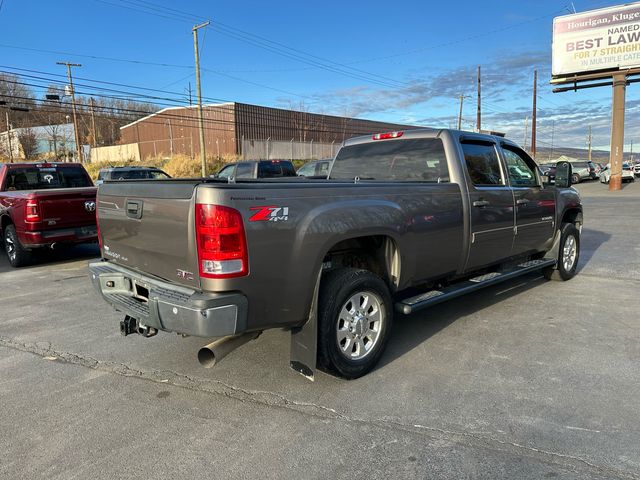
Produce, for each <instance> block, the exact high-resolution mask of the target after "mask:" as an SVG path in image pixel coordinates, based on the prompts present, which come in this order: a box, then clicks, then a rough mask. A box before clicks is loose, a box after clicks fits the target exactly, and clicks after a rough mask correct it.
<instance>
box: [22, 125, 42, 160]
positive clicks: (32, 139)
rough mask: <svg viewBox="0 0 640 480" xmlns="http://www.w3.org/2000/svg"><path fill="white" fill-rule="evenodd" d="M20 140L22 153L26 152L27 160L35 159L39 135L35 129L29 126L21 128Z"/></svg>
mask: <svg viewBox="0 0 640 480" xmlns="http://www.w3.org/2000/svg"><path fill="white" fill-rule="evenodd" d="M18 142H19V143H20V148H21V149H22V153H24V158H25V159H26V160H32V159H34V158H35V156H36V155H37V153H38V137H37V136H36V133H35V132H34V131H33V129H31V128H28V127H27V128H23V129H22V130H20V133H18Z"/></svg>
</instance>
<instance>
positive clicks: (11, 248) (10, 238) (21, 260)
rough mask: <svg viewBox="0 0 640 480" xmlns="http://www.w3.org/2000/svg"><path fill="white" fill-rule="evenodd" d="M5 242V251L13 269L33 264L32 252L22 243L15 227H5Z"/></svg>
mask: <svg viewBox="0 0 640 480" xmlns="http://www.w3.org/2000/svg"><path fill="white" fill-rule="evenodd" d="M3 240H4V251H5V253H6V254H7V258H8V259H9V263H10V264H11V266H12V267H16V268H17V267H24V266H25V265H28V264H29V263H30V262H31V251H30V250H27V249H26V248H24V247H23V246H22V244H21V243H20V240H19V239H18V234H17V233H16V227H15V226H13V225H7V226H6V227H4V235H3Z"/></svg>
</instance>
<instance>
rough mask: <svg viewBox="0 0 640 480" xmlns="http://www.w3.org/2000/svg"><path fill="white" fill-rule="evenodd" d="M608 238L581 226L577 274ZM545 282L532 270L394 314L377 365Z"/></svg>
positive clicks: (388, 361) (606, 235) (387, 361)
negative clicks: (488, 285)
mask: <svg viewBox="0 0 640 480" xmlns="http://www.w3.org/2000/svg"><path fill="white" fill-rule="evenodd" d="M610 238H611V235H610V234H608V233H605V232H601V231H599V230H592V229H589V228H583V229H582V234H581V240H582V244H581V248H580V259H579V264H578V270H577V271H578V274H579V273H580V271H581V270H582V269H583V268H584V267H585V265H586V264H587V263H589V261H591V259H592V258H593V256H594V254H595V253H596V251H597V250H598V248H599V247H600V246H601V245H602V244H604V243H606V242H607V241H608V240H609V239H610ZM547 282H548V280H546V279H545V278H544V277H542V276H541V275H540V274H539V273H531V274H528V275H524V276H522V277H520V278H515V279H513V280H510V281H507V282H504V283H501V284H498V285H494V286H492V287H487V288H484V289H482V290H479V291H477V292H473V293H470V294H468V295H463V296H462V297H459V298H458V299H455V300H451V301H448V302H444V303H441V304H440V305H435V306H433V307H430V308H427V309H426V310H423V311H421V312H418V313H415V314H413V315H402V314H396V317H395V323H394V326H393V331H392V333H391V337H390V338H389V344H388V346H387V349H386V352H385V354H384V355H383V356H382V358H381V360H380V363H379V364H378V366H377V367H376V369H378V368H382V367H383V366H384V365H386V364H388V363H391V362H393V361H394V360H395V359H397V358H398V357H401V356H402V355H404V354H406V353H407V352H409V351H411V350H413V349H414V348H415V347H417V346H418V345H420V344H422V343H423V342H424V341H426V340H428V339H429V338H431V337H432V336H434V335H436V334H437V333H438V332H440V331H441V330H444V329H445V328H447V327H448V326H449V325H451V324H452V323H454V322H455V321H457V320H459V319H461V318H463V317H465V316H467V315H472V314H473V313H476V312H479V311H481V310H483V309H485V308H489V307H491V306H494V305H496V304H499V303H500V302H501V301H504V300H507V299H509V298H511V297H513V296H515V295H519V294H521V293H525V292H528V291H529V290H531V289H535V288H536V287H538V286H540V285H543V284H545V283H547Z"/></svg>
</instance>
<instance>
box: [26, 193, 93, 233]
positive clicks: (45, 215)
mask: <svg viewBox="0 0 640 480" xmlns="http://www.w3.org/2000/svg"><path fill="white" fill-rule="evenodd" d="M34 194H35V197H36V198H37V199H38V204H39V206H40V212H41V216H42V220H43V222H42V223H43V226H44V229H45V230H46V229H47V228H49V229H51V228H61V227H78V226H84V225H93V224H94V223H95V221H96V213H95V208H93V207H95V205H92V204H88V205H85V204H86V203H87V202H93V201H95V198H96V188H95V187H87V188H61V189H55V190H35V191H34Z"/></svg>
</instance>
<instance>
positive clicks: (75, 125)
mask: <svg viewBox="0 0 640 480" xmlns="http://www.w3.org/2000/svg"><path fill="white" fill-rule="evenodd" d="M56 64H58V65H66V66H67V77H68V78H69V88H70V89H71V110H72V111H73V130H74V133H75V137H76V152H77V155H78V159H77V160H78V161H79V162H82V146H81V145H80V132H79V131H78V115H77V113H76V93H75V91H74V89H73V78H72V77H71V67H81V66H82V65H80V64H79V63H69V62H56Z"/></svg>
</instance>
